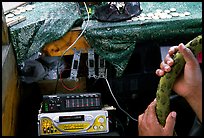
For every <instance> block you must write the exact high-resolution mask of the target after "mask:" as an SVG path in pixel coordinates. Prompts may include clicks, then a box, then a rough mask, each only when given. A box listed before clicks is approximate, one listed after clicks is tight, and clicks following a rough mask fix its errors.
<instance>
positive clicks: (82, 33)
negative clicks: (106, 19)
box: [55, 2, 89, 92]
mask: <svg viewBox="0 0 204 138" xmlns="http://www.w3.org/2000/svg"><path fill="white" fill-rule="evenodd" d="M83 3H84V6H85V8H86V12H87V15H88V19H87V23H86V26H85V27H84V29H83V30H82V32H81V33H80V35H79V36H78V37H77V39H76V40H75V41H74V43H72V44H71V45H70V46H69V47H68V48H67V49H66V50H65V51H64V52H63V54H62V55H61V57H60V60H59V62H60V61H61V60H62V57H63V56H64V55H65V53H66V52H67V51H68V50H69V49H71V48H72V47H73V46H74V45H75V44H76V42H77V41H78V40H79V38H80V37H81V36H82V35H83V33H84V31H85V30H86V28H87V26H88V24H89V12H88V8H87V5H86V2H83ZM59 62H58V64H57V83H56V87H55V92H56V90H57V85H58V74H59V69H58V68H59Z"/></svg>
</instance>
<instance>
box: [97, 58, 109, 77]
mask: <svg viewBox="0 0 204 138" xmlns="http://www.w3.org/2000/svg"><path fill="white" fill-rule="evenodd" d="M98 78H107V70H106V62H105V60H104V59H103V58H101V57H100V56H98Z"/></svg>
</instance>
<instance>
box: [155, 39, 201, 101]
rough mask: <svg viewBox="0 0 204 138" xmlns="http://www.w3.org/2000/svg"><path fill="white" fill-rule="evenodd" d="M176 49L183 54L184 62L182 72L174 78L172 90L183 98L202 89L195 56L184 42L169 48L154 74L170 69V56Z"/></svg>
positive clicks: (171, 60)
mask: <svg viewBox="0 0 204 138" xmlns="http://www.w3.org/2000/svg"><path fill="white" fill-rule="evenodd" d="M177 51H179V52H180V53H181V54H182V55H183V57H184V60H185V61H186V64H185V67H184V73H182V74H181V75H180V76H179V77H178V78H177V79H176V81H175V83H174V86H173V90H174V91H175V92H176V93H177V94H178V95H180V96H182V97H184V98H187V97H191V96H192V95H195V94H196V93H197V92H201V91H202V88H201V87H202V85H201V84H202V73H201V69H200V66H199V63H198V61H197V59H196V57H195V56H194V55H193V53H192V52H191V50H190V49H188V48H186V47H185V46H184V44H182V43H181V44H179V45H178V46H173V47H171V48H170V49H169V51H168V54H167V55H166V57H165V59H164V61H162V62H161V64H160V69H157V70H156V74H157V75H158V76H163V75H164V74H165V72H169V71H171V67H172V65H173V64H174V61H173V59H172V57H173V55H174V54H175V53H176V52H177Z"/></svg>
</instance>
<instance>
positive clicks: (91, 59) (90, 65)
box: [88, 49, 96, 78]
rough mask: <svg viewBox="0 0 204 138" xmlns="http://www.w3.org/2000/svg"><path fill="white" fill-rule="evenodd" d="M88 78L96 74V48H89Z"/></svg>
mask: <svg viewBox="0 0 204 138" xmlns="http://www.w3.org/2000/svg"><path fill="white" fill-rule="evenodd" d="M88 73H89V75H88V78H91V77H94V78H96V75H95V57H94V49H89V50H88Z"/></svg>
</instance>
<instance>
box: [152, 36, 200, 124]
mask: <svg viewBox="0 0 204 138" xmlns="http://www.w3.org/2000/svg"><path fill="white" fill-rule="evenodd" d="M185 46H186V47H188V48H189V49H190V50H191V51H192V53H193V54H194V55H195V56H196V55H197V54H198V53H199V52H201V51H202V35H199V36H197V37H196V38H194V39H193V40H191V41H190V42H188V43H187V44H186V45H185ZM173 60H174V65H173V66H172V67H171V71H170V72H167V73H165V75H164V76H162V77H161V78H160V81H159V84H158V87H157V92H156V100H157V104H156V114H157V118H158V121H159V123H160V124H161V125H162V126H164V125H165V123H166V118H167V116H168V114H169V113H170V94H171V91H172V87H173V85H174V82H175V80H176V78H177V76H178V75H179V74H180V72H181V71H182V70H183V68H184V65H185V60H184V58H183V56H182V54H181V53H180V52H177V53H175V55H174V57H173Z"/></svg>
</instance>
